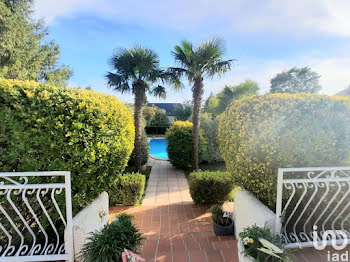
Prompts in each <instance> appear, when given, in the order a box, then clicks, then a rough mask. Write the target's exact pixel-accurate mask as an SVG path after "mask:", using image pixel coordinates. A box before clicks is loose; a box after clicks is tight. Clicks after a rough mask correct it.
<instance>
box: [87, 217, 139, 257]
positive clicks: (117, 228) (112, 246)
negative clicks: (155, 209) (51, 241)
mask: <svg viewBox="0 0 350 262" xmlns="http://www.w3.org/2000/svg"><path fill="white" fill-rule="evenodd" d="M116 218H117V220H116V221H114V222H112V223H111V224H109V225H105V226H104V227H103V228H102V229H101V230H99V231H97V232H94V233H91V236H89V237H88V238H87V241H86V242H85V244H84V246H83V248H82V250H81V255H80V259H81V260H82V261H84V262H112V261H113V262H114V261H116V262H121V261H122V253H123V251H124V248H126V249H128V250H130V251H132V252H134V253H137V251H138V248H139V247H140V245H141V240H142V237H141V233H139V231H138V229H137V228H136V227H135V226H134V225H133V224H132V219H131V217H130V216H128V215H123V214H121V215H119V216H117V217H116Z"/></svg>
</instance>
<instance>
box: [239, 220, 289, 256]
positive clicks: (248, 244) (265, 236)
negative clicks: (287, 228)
mask: <svg viewBox="0 0 350 262" xmlns="http://www.w3.org/2000/svg"><path fill="white" fill-rule="evenodd" d="M239 237H240V238H241V241H242V245H243V247H244V250H243V254H244V256H246V257H249V258H253V259H254V261H258V262H278V261H291V260H290V258H291V253H290V252H288V251H287V250H285V248H284V244H283V242H282V238H281V237H280V236H279V235H277V234H273V233H272V232H271V230H270V229H269V228H267V227H264V228H262V227H258V226H256V225H254V226H251V227H246V228H244V229H243V231H242V232H241V233H239ZM259 239H260V240H262V241H263V243H264V244H265V245H266V244H267V245H268V247H266V246H265V245H263V244H262V242H260V240H259ZM271 244H272V245H271ZM268 248H270V249H271V250H273V251H277V252H278V253H275V254H276V255H277V256H279V258H278V257H275V256H271V255H270V254H268V253H266V252H264V250H266V249H267V251H269V250H268Z"/></svg>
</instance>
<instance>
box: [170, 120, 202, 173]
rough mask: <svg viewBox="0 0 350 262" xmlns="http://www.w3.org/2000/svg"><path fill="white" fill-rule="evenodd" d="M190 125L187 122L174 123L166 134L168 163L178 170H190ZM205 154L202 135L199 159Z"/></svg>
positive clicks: (191, 157) (191, 155)
mask: <svg viewBox="0 0 350 262" xmlns="http://www.w3.org/2000/svg"><path fill="white" fill-rule="evenodd" d="M192 126H193V125H192V123H191V122H189V121H175V122H174V124H173V125H172V126H170V128H169V129H168V131H167V133H166V138H167V140H168V148H167V150H168V156H169V160H170V162H171V163H172V164H173V165H174V166H175V167H178V168H184V169H190V168H192V159H193V154H192ZM205 154H206V141H205V139H204V137H203V135H202V134H201V135H200V140H199V159H200V160H203V157H204V156H205Z"/></svg>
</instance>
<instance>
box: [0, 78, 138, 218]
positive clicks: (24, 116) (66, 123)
mask: <svg viewBox="0 0 350 262" xmlns="http://www.w3.org/2000/svg"><path fill="white" fill-rule="evenodd" d="M0 122H1V125H0V145H1V146H0V155H1V158H0V171H40V170H44V171H49V170H68V171H70V172H71V180H72V201H73V213H74V214H75V213H77V211H79V210H80V209H81V208H82V207H84V206H86V205H87V204H89V203H91V202H92V201H93V200H94V199H95V198H96V197H97V196H98V194H100V193H101V192H102V191H104V190H106V189H107V188H108V187H109V185H110V184H111V183H112V182H113V179H114V177H115V174H118V173H121V172H123V170H124V168H125V166H126V164H127V161H128V159H129V156H130V154H131V152H132V150H133V141H134V132H135V131H134V125H133V121H132V117H131V115H130V113H129V111H128V109H127V108H126V106H125V105H124V104H123V103H122V102H120V101H119V100H118V99H116V98H115V97H113V96H108V95H104V94H100V93H96V92H93V91H91V90H80V89H74V88H61V87H52V86H48V85H45V84H41V83H37V82H34V81H17V80H4V79H0ZM38 179H39V178H38ZM55 179H57V178H52V182H55V181H56V180H55ZM31 182H34V183H35V181H31ZM63 201H64V198H63Z"/></svg>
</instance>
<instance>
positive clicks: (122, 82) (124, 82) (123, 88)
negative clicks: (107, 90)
mask: <svg viewBox="0 0 350 262" xmlns="http://www.w3.org/2000/svg"><path fill="white" fill-rule="evenodd" d="M106 80H107V86H108V87H111V88H113V89H114V90H116V91H119V92H121V93H122V94H123V93H126V92H130V90H131V88H130V85H129V81H128V79H125V78H123V76H122V75H119V74H113V73H111V72H108V73H107V75H106Z"/></svg>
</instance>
